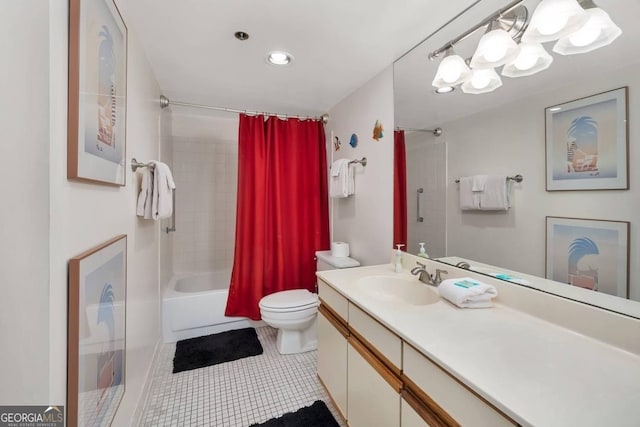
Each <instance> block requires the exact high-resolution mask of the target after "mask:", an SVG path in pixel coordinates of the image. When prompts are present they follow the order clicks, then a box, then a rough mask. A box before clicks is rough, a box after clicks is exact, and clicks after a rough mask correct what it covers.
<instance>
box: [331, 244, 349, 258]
mask: <svg viewBox="0 0 640 427" xmlns="http://www.w3.org/2000/svg"><path fill="white" fill-rule="evenodd" d="M331 256H334V257H336V258H344V257H348V256H349V244H348V243H345V242H331Z"/></svg>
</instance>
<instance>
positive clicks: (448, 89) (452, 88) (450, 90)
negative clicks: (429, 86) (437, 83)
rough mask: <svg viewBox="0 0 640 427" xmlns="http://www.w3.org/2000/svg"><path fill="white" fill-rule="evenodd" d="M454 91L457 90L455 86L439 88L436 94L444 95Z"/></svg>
mask: <svg viewBox="0 0 640 427" xmlns="http://www.w3.org/2000/svg"><path fill="white" fill-rule="evenodd" d="M454 90H456V88H455V87H453V86H444V87H439V88H437V89H436V93H437V94H438V95H442V94H443V93H450V92H453V91H454Z"/></svg>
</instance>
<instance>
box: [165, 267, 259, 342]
mask: <svg viewBox="0 0 640 427" xmlns="http://www.w3.org/2000/svg"><path fill="white" fill-rule="evenodd" d="M230 278H231V272H230V271H216V272H210V273H196V274H193V273H192V274H181V275H177V276H175V277H173V278H172V279H171V281H170V282H169V285H168V286H167V289H166V291H165V292H164V295H163V298H162V337H163V339H164V342H175V341H179V340H184V339H187V338H194V337H199V336H203V335H209V334H215V333H218V332H223V331H228V330H231V329H240V328H247V327H250V326H253V327H257V326H261V325H263V324H264V323H263V322H255V321H252V320H250V319H247V318H246V317H227V316H225V315H224V309H225V307H226V305H227V296H228V294H229V289H228V288H229V280H230Z"/></svg>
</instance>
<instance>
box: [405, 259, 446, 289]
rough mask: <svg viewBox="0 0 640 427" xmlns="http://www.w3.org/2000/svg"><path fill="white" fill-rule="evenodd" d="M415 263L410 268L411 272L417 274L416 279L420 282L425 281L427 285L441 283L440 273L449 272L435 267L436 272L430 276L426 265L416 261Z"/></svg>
mask: <svg viewBox="0 0 640 427" xmlns="http://www.w3.org/2000/svg"><path fill="white" fill-rule="evenodd" d="M416 264H418V265H417V266H416V267H413V268H412V269H411V274H413V275H416V276H418V280H420V281H421V282H422V283H426V284H427V285H431V286H438V285H439V284H440V283H442V275H443V274H448V273H449V272H448V271H446V270H440V269H439V268H436V274H435V276H433V277H432V276H431V274H429V272H428V271H427V266H426V265H424V264H422V263H421V262H417V263H416Z"/></svg>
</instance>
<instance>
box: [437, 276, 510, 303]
mask: <svg viewBox="0 0 640 427" xmlns="http://www.w3.org/2000/svg"><path fill="white" fill-rule="evenodd" d="M438 292H439V293H440V296H441V297H442V298H445V299H447V300H449V301H451V302H452V303H453V304H455V305H457V306H458V307H461V308H488V307H493V303H492V302H491V299H492V298H495V297H496V296H497V295H498V291H497V290H496V288H495V287H493V286H491V285H488V284H486V283H483V282H480V281H478V280H475V279H472V278H470V277H462V278H457V279H447V280H443V281H442V283H440V285H439V286H438Z"/></svg>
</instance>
